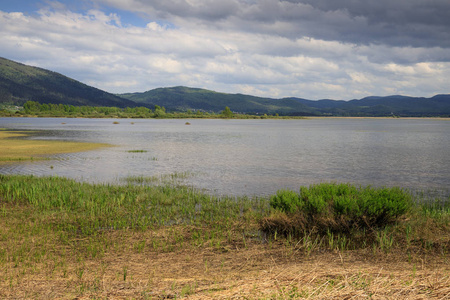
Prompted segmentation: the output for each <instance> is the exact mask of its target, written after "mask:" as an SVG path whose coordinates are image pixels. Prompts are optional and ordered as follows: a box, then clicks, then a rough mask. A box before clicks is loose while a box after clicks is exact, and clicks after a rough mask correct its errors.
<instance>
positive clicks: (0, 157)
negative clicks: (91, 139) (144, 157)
mask: <svg viewBox="0 0 450 300" xmlns="http://www.w3.org/2000/svg"><path fill="white" fill-rule="evenodd" d="M31 134H33V132H32V131H7V130H0V163H2V162H3V163H5V162H13V161H23V160H39V159H48V156H49V155H52V154H59V153H69V152H79V151H88V150H93V149H97V148H100V147H107V146H109V145H106V144H101V143H77V142H68V141H50V140H30V139H24V137H27V136H30V135H31Z"/></svg>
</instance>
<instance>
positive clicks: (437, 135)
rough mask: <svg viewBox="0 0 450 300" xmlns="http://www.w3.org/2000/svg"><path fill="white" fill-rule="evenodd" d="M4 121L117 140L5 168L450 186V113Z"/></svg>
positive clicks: (261, 185) (256, 187)
mask: <svg viewBox="0 0 450 300" xmlns="http://www.w3.org/2000/svg"><path fill="white" fill-rule="evenodd" d="M116 121H117V122H119V124H113V122H116ZM187 121H188V122H189V123H191V125H185V123H186V122H187ZM63 123H65V124H63ZM0 128H7V129H27V130H30V129H39V130H43V131H42V132H41V133H39V134H38V135H37V136H33V137H32V138H35V139H56V140H74V141H86V142H101V143H109V144H113V145H115V146H116V147H110V148H103V149H99V150H94V151H89V152H81V153H72V154H64V155H57V156H55V158H57V159H56V160H45V161H34V162H25V163H23V162H22V163H14V164H8V165H3V166H0V173H2V174H35V175H58V176H64V177H70V178H75V179H78V180H85V181H89V182H109V183H117V182H121V181H122V180H123V179H124V178H126V177H128V176H161V175H167V174H173V173H178V174H181V173H185V172H186V173H188V176H187V178H185V179H183V181H184V183H185V184H188V185H193V186H194V187H197V188H200V189H205V190H206V191H208V192H210V193H215V194H226V195H249V196H251V195H266V194H273V193H275V192H276V191H277V190H278V189H282V188H289V189H295V190H297V189H298V188H299V187H300V186H302V185H309V184H313V183H319V182H329V181H333V182H350V183H353V184H357V185H359V184H361V185H373V186H401V187H405V188H409V189H413V190H435V191H448V187H449V186H450V155H449V154H450V150H449V149H450V121H444V120H434V119H332V118H330V119H304V120H206V119H200V120H196V119H195V120H154V119H133V120H131V119H118V120H116V119H61V118H0ZM130 150H145V151H146V152H140V153H132V152H128V151H130Z"/></svg>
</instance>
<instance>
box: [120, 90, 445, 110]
mask: <svg viewBox="0 0 450 300" xmlns="http://www.w3.org/2000/svg"><path fill="white" fill-rule="evenodd" d="M119 96H120V97H123V98H127V99H129V100H132V101H134V102H136V103H138V104H139V105H143V106H148V107H152V106H154V105H159V106H164V107H165V108H166V109H168V110H173V111H180V110H181V111H185V110H187V109H191V110H206V111H214V112H219V111H221V110H223V109H224V108H225V106H228V107H229V108H230V109H231V110H232V111H235V112H240V113H250V114H255V113H259V114H265V113H267V114H274V113H278V114H280V115H297V116H303V115H304V116H306V115H309V116H314V115H316V116H372V117H381V116H392V115H395V116H402V117H416V116H417V117H425V116H450V95H436V96H434V97H432V98H418V97H407V96H398V95H394V96H387V97H376V96H372V97H366V98H363V99H360V100H350V101H344V100H329V99H323V100H317V101H314V100H307V99H302V98H295V97H290V98H283V99H272V98H263V97H255V96H249V95H242V94H226V93H217V92H214V91H210V90H205V89H198V88H188V87H183V86H177V87H169V88H157V89H154V90H150V91H147V92H143V93H128V94H120V95H119Z"/></svg>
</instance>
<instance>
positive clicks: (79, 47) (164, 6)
mask: <svg viewBox="0 0 450 300" xmlns="http://www.w3.org/2000/svg"><path fill="white" fill-rule="evenodd" d="M415 1H416V2H417V1H420V0H415ZM97 2H98V3H99V5H97V6H96V7H92V8H90V9H87V10H86V11H85V12H84V13H82V12H74V11H69V10H67V8H65V7H64V6H62V7H58V6H57V5H56V6H55V5H54V6H53V7H51V8H50V7H49V8H47V9H42V10H40V11H39V12H38V13H37V14H36V15H25V14H22V13H5V12H1V11H0V39H1V41H2V47H1V50H0V56H4V57H6V58H9V59H13V60H18V61H20V62H23V63H27V64H32V65H35V66H40V67H43V68H47V69H50V70H54V71H57V72H61V73H63V74H64V75H67V76H69V77H72V78H75V79H77V80H80V81H82V82H84V83H87V84H91V85H94V86H95V87H98V88H101V89H104V90H107V91H109V92H114V93H120V92H135V91H145V90H149V89H152V88H157V87H164V86H174V85H186V86H193V87H202V88H208V89H212V90H217V91H221V92H230V93H238V92H239V93H248V94H252V95H259V96H267V97H288V96H296V97H303V98H310V99H322V98H332V99H353V98H357V97H364V96H368V95H387V94H390V93H402V94H408V95H417V96H431V95H433V94H437V93H448V79H447V78H449V75H450V74H449V73H450V71H449V70H450V63H449V62H450V54H449V53H450V51H448V48H446V44H445V43H442V45H438V43H437V42H435V41H434V42H433V43H432V44H431V45H432V46H430V47H429V46H427V45H426V43H424V44H423V45H420V46H413V45H411V44H412V43H405V42H401V41H399V40H397V41H396V42H392V43H390V42H389V40H385V39H384V38H382V37H377V34H382V33H386V32H383V31H382V30H381V29H380V30H379V28H378V27H377V26H378V25H379V24H381V23H377V22H375V21H373V20H374V18H373V16H372V15H371V14H369V13H366V12H364V11H363V9H362V8H360V9H359V10H358V9H356V8H354V10H345V9H343V8H342V7H343V6H345V5H344V4H345V3H346V0H342V1H340V5H338V4H336V5H337V6H336V7H335V8H334V9H331V8H330V7H329V6H327V7H328V8H329V9H325V8H324V7H321V5H320V3H319V2H320V1H319V2H317V3H316V2H314V3H315V4H314V3H312V2H311V1H306V0H305V1H281V2H280V1H275V0H264V1H243V0H227V1H225V0H221V1H219V0H208V1H199V0H189V1H188V0H185V1H184V0H178V1H174V0H167V1H142V0H126V1H122V0H121V1H118V0H102V1H100V0H98V1H97ZM102 3H103V4H104V3H107V4H109V5H110V6H112V7H116V8H118V9H122V10H126V11H130V10H133V11H140V12H143V13H144V14H145V15H146V18H147V25H146V26H143V27H137V26H133V25H131V24H126V23H124V22H123V20H122V19H121V17H120V11H116V12H114V11H113V12H111V10H107V9H105V7H102V6H101V4H102ZM219 4H220V6H221V7H220V9H219V8H217V7H215V6H214V5H219ZM0 9H1V8H0ZM380 14H381V12H380ZM386 18H387V17H386ZM370 20H371V21H372V22H375V25H374V26H373V27H370V25H368V22H369V21H370ZM321 22H323V24H322V23H321ZM424 22H425V21H423V22H422V23H420V24H422V25H423V26H425V25H424V24H426V23H424ZM443 22H444V21H442V22H441V23H439V26H444V25H443V24H444V23H443ZM429 23H430V24H431V25H430V26H435V25H434V24H433V23H432V22H431V21H430V22H429ZM392 24H393V26H394V25H395V26H397V25H396V24H397V23H392ZM355 25H357V26H359V27H360V28H359V29H352V28H350V27H352V26H355ZM433 28H435V27H433ZM360 30H361V32H364V30H366V32H367V33H368V34H371V35H372V39H373V40H372V41H373V42H371V41H370V38H367V39H365V38H364V39H362V40H361V42H357V36H360V35H361V32H360ZM389 33H390V32H389ZM442 34H443V35H445V34H446V33H442ZM333 35H336V38H331V37H332V36H333ZM436 35H437V34H436ZM439 36H442V35H439ZM407 37H408V39H409V40H412V39H413V37H412V36H410V35H407ZM419 40H420V39H415V43H418V41H419ZM426 41H429V39H426ZM391 44H392V45H391Z"/></svg>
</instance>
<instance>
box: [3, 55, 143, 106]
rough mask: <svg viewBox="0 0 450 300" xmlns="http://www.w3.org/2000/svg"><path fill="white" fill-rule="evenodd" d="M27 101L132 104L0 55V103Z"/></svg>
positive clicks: (20, 103)
mask: <svg viewBox="0 0 450 300" xmlns="http://www.w3.org/2000/svg"><path fill="white" fill-rule="evenodd" d="M28 100H31V101H37V102H40V103H55V104H60V103H61V104H70V105H75V106H82V105H88V106H116V107H127V106H136V104H135V103H134V102H132V101H130V100H127V99H123V98H120V97H118V96H116V95H114V94H110V93H107V92H105V91H102V90H99V89H97V88H94V87H91V86H88V85H86V84H83V83H81V82H79V81H76V80H74V79H71V78H69V77H66V76H64V75H61V74H59V73H56V72H52V71H48V70H45V69H41V68H37V67H31V66H27V65H24V64H21V63H17V62H14V61H11V60H8V59H5V58H1V57H0V103H9V104H17V105H23V104H24V103H25V102H26V101H28Z"/></svg>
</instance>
